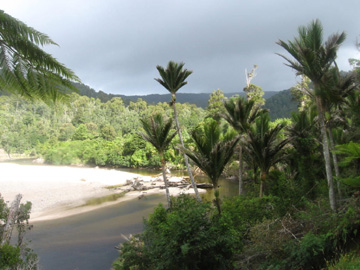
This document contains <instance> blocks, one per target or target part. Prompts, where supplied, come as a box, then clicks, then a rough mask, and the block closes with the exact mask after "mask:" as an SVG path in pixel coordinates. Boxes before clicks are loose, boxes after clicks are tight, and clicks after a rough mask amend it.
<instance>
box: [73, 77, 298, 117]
mask: <svg viewBox="0 0 360 270" xmlns="http://www.w3.org/2000/svg"><path fill="white" fill-rule="evenodd" d="M75 86H76V87H77V88H78V90H79V94H80V95H83V96H88V97H93V98H98V99H100V100H101V101H102V102H107V101H109V100H110V99H112V98H114V97H121V98H122V99H123V101H124V104H125V105H129V103H130V101H137V100H138V99H139V98H141V99H143V100H145V101H146V102H147V103H148V104H156V103H159V102H169V101H170V100H171V96H170V94H163V95H159V94H150V95H134V96H125V95H114V94H107V93H104V92H103V91H98V92H97V91H95V90H94V89H92V88H91V87H89V86H87V85H84V84H79V83H75ZM239 94H240V95H241V96H244V95H245V93H244V92H240V93H224V95H225V96H226V97H228V98H229V97H231V96H234V95H239ZM176 97H177V102H180V103H190V104H195V105H196V106H198V107H201V108H206V107H207V106H208V100H209V97H210V93H177V95H176ZM264 98H265V99H266V104H265V108H267V109H269V110H270V116H271V118H272V119H276V118H285V117H290V115H291V112H292V111H297V103H296V101H293V100H292V96H291V93H290V90H284V91H280V92H278V91H267V92H265V95H264Z"/></svg>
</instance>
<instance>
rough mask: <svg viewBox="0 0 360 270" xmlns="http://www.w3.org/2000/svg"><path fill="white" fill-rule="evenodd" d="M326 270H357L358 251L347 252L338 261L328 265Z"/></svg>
mask: <svg viewBox="0 0 360 270" xmlns="http://www.w3.org/2000/svg"><path fill="white" fill-rule="evenodd" d="M327 269H328V270H357V269H360V256H359V251H352V252H347V253H345V254H343V255H341V257H340V259H339V260H338V261H337V262H336V263H334V264H331V263H328V268H327Z"/></svg>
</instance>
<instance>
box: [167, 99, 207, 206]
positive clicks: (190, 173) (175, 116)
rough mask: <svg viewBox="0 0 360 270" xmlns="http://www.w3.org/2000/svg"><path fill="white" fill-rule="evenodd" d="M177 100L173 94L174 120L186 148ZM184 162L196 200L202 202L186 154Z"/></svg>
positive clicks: (182, 144)
mask: <svg viewBox="0 0 360 270" xmlns="http://www.w3.org/2000/svg"><path fill="white" fill-rule="evenodd" d="M175 100H176V98H175V97H174V94H173V96H172V106H173V109H174V118H175V122H176V128H177V132H178V135H179V139H180V143H181V146H182V147H185V145H184V141H183V139H182V135H181V130H180V125H179V120H178V117H177V112H176V102H175ZM184 160H185V165H186V169H187V172H188V174H189V177H190V181H191V185H192V187H193V189H194V192H195V196H196V198H197V199H198V200H199V201H201V198H200V195H199V191H198V189H197V186H196V183H195V180H194V177H193V175H192V172H191V170H190V166H189V160H188V158H187V156H186V154H184Z"/></svg>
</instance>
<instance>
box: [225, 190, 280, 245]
mask: <svg viewBox="0 0 360 270" xmlns="http://www.w3.org/2000/svg"><path fill="white" fill-rule="evenodd" d="M280 202H281V200H280V198H279V197H275V196H264V197H262V198H259V197H255V198H251V197H245V196H242V195H240V196H235V197H231V198H225V199H224V202H223V205H222V216H221V221H222V222H223V223H225V224H227V225H228V226H230V228H233V229H234V231H235V232H236V233H237V237H239V238H242V239H244V238H246V237H247V236H246V234H247V232H248V230H249V229H250V228H251V227H252V226H254V225H255V224H258V223H260V222H262V221H263V220H266V219H272V218H276V217H278V216H279V215H280V213H279V212H278V209H279V206H281V203H280Z"/></svg>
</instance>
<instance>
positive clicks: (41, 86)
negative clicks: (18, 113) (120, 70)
mask: <svg viewBox="0 0 360 270" xmlns="http://www.w3.org/2000/svg"><path fill="white" fill-rule="evenodd" d="M49 44H50V45H57V44H56V43H55V42H54V41H52V40H51V39H50V38H49V37H48V36H47V35H45V34H43V33H40V32H39V31H37V30H35V29H33V28H31V27H29V26H27V25H26V24H24V23H23V22H21V21H19V20H17V19H15V18H13V17H11V16H10V15H8V14H6V13H5V12H4V11H2V10H0V91H7V92H11V93H15V94H18V95H21V96H25V97H29V98H40V99H43V100H49V99H52V100H55V99H57V98H59V97H64V96H65V95H66V94H67V93H69V92H70V91H72V90H74V89H75V88H74V86H73V85H72V84H71V82H70V81H79V79H78V77H77V76H76V75H75V74H74V73H73V72H72V71H71V70H70V69H68V68H66V67H65V66H64V65H63V64H61V63H59V62H58V61H57V60H56V59H55V58H54V57H52V56H51V55H50V54H48V53H46V52H45V51H43V50H42V49H41V48H40V47H39V46H44V45H49Z"/></svg>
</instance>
